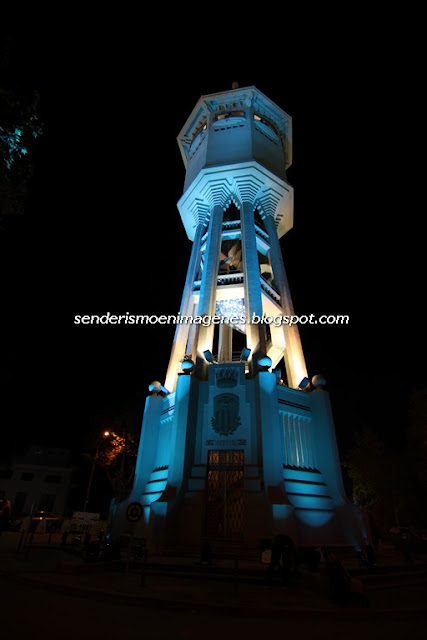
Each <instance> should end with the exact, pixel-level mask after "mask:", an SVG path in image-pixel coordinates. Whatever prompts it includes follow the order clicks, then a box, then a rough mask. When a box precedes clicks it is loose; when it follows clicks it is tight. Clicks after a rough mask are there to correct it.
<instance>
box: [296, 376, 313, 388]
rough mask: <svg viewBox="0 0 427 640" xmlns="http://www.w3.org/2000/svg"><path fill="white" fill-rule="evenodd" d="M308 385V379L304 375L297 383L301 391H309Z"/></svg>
mask: <svg viewBox="0 0 427 640" xmlns="http://www.w3.org/2000/svg"><path fill="white" fill-rule="evenodd" d="M309 387H310V379H309V378H306V377H304V378H303V379H302V380H301V382H300V383H299V385H298V389H301V391H309Z"/></svg>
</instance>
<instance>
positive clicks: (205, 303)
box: [195, 205, 223, 378]
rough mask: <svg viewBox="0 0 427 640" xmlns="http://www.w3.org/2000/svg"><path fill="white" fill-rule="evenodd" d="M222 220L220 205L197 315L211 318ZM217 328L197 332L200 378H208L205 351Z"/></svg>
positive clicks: (212, 223)
mask: <svg viewBox="0 0 427 640" xmlns="http://www.w3.org/2000/svg"><path fill="white" fill-rule="evenodd" d="M222 218H223V208H222V207H221V206H219V205H217V206H215V207H214V208H213V210H212V213H211V219H210V223H209V234H208V239H207V245H206V253H205V261H204V268H203V275H202V283H201V286H200V298H199V306H198V309H197V315H199V316H204V315H206V316H210V317H211V318H212V317H213V316H214V315H215V303H216V287H217V282H218V268H219V256H220V249H221V236H222ZM214 329H215V326H214V325H213V324H211V325H210V326H207V327H206V326H204V325H202V324H201V325H200V326H199V327H198V331H197V337H196V340H195V343H196V345H197V356H196V367H195V374H196V376H197V377H199V378H205V377H206V371H207V369H206V367H207V364H206V361H205V359H204V356H203V351H205V350H206V349H209V350H210V351H212V344H213V336H214Z"/></svg>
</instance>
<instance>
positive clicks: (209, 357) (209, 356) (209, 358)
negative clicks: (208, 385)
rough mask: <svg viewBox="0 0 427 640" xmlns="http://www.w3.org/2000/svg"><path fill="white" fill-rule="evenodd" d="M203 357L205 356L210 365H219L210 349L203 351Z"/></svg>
mask: <svg viewBox="0 0 427 640" xmlns="http://www.w3.org/2000/svg"><path fill="white" fill-rule="evenodd" d="M203 355H204V356H205V360H206V362H209V363H210V364H218V362H217V361H216V360H215V358H214V357H213V355H212V353H211V352H210V351H209V349H206V351H203Z"/></svg>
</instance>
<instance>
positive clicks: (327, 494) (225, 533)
mask: <svg viewBox="0 0 427 640" xmlns="http://www.w3.org/2000/svg"><path fill="white" fill-rule="evenodd" d="M291 124H292V123H291V118H290V117H289V116H288V115H287V114H286V113H285V112H284V111H282V109H280V108H279V107H278V106H277V105H275V104H274V103H273V102H272V101H271V100H270V99H269V98H267V97H266V96H265V95H263V94H262V93H261V92H260V91H259V90H258V89H256V88H255V87H247V88H242V89H240V88H234V89H232V90H231V91H226V92H222V93H216V94H213V95H208V96H203V97H201V98H200V100H199V101H198V102H197V104H196V106H195V107H194V109H193V111H192V113H191V114H190V116H189V118H188V120H187V122H186V123H185V125H184V127H183V129H182V131H181V133H180V134H179V136H178V144H179V148H180V151H181V154H182V158H183V161H184V165H185V167H186V176H185V184H184V193H183V196H182V197H181V199H180V200H179V202H178V209H179V212H180V215H181V218H182V221H183V224H184V227H185V230H186V233H187V236H188V238H189V240H190V241H192V243H193V246H192V251H191V257H190V261H189V266H188V272H187V278H186V282H185V285H184V293H183V297H182V303H181V308H180V319H181V320H182V321H181V322H179V323H178V324H177V327H176V333H175V339H174V342H173V346H172V352H171V357H170V362H169V367H168V371H167V375H166V378H165V382H164V384H160V383H153V384H152V385H151V386H150V389H151V391H152V393H151V395H150V396H149V397H148V398H147V402H146V407H145V413H144V419H143V425H142V432H141V440H140V447H139V453H138V459H137V465H136V473H135V482H134V487H133V490H132V493H131V495H130V496H129V498H128V499H127V500H125V501H123V502H121V503H119V504H116V505H115V506H114V508H113V510H112V515H113V528H114V529H113V532H114V531H115V532H118V531H123V530H124V529H125V528H126V526H127V524H126V522H127V520H126V513H127V514H128V519H129V514H131V520H133V524H132V528H133V531H134V532H137V533H138V534H139V535H142V536H145V537H147V539H148V541H149V544H150V545H151V546H156V547H157V546H168V547H171V546H172V547H173V546H176V545H180V546H182V545H190V546H191V545H197V546H199V545H200V542H201V540H202V539H203V538H204V537H207V538H209V539H218V538H219V539H226V540H229V539H230V540H231V539H234V540H241V541H243V543H244V544H246V545H248V546H253V547H255V546H256V545H257V543H258V542H259V540H260V539H261V538H271V537H272V536H273V535H275V534H277V533H286V534H288V535H290V536H291V537H292V538H293V539H294V541H295V543H296V544H297V545H308V546H312V545H316V546H317V545H321V544H328V545H333V544H339V545H343V544H344V545H358V544H359V539H358V538H359V534H358V526H357V523H356V519H355V516H354V513H353V510H352V506H351V505H350V504H349V502H348V500H347V498H346V496H345V492H344V489H343V485H342V479H341V472H340V464H339V458H338V450H337V445H336V440H335V430H334V424H333V418H332V413H331V409H330V404H329V395H328V393H327V391H326V390H325V389H324V381H323V380H322V379H321V377H320V376H317V377H315V379H314V380H313V382H312V384H310V381H309V379H308V377H307V370H306V365H305V361H304V355H303V351H302V347H301V341H300V337H299V332H298V328H297V325H295V324H294V325H293V326H289V324H286V323H282V322H281V319H282V318H283V316H285V317H289V316H292V315H294V310H293V306H292V300H291V296H290V291H289V286H288V281H287V277H286V272H285V267H284V263H283V258H282V254H281V249H280V244H279V238H280V237H282V236H283V235H284V234H285V233H286V232H287V231H289V229H291V228H292V225H293V189H292V187H291V186H290V185H289V184H288V183H287V180H286V169H287V168H288V167H289V165H290V164H291V161H292V127H291ZM263 317H264V318H268V319H274V320H272V321H271V322H269V323H267V322H262V321H259V320H260V319H262V318H263ZM282 359H283V360H284V365H285V366H284V369H285V370H286V380H285V381H283V380H282V379H281V378H282V375H281V369H280V368H279V365H280V364H281V361H282Z"/></svg>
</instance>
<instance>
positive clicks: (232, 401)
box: [211, 393, 241, 436]
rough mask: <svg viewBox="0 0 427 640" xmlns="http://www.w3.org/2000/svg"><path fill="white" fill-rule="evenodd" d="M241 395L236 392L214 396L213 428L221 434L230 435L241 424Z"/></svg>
mask: <svg viewBox="0 0 427 640" xmlns="http://www.w3.org/2000/svg"><path fill="white" fill-rule="evenodd" d="M239 405H240V400H239V396H236V395H235V394H234V393H221V394H220V395H219V396H216V397H215V398H214V416H213V418H211V424H212V429H213V430H214V431H216V433H218V434H219V435H220V436H230V435H231V434H232V433H234V432H235V431H236V429H237V428H238V427H240V425H241V420H240V417H239Z"/></svg>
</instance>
